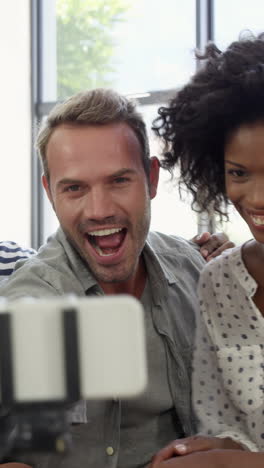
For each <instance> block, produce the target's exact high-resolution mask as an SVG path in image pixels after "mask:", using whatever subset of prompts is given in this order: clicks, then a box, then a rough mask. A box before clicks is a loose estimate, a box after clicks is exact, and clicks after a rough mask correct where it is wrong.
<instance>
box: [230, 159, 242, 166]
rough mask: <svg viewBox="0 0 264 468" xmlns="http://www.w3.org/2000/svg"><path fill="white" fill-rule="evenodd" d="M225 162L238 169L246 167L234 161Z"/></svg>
mask: <svg viewBox="0 0 264 468" xmlns="http://www.w3.org/2000/svg"><path fill="white" fill-rule="evenodd" d="M225 162H226V163H229V164H233V165H234V166H237V167H245V166H243V164H238V163H235V162H233V161H230V160H229V159H225Z"/></svg>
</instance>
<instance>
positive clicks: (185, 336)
mask: <svg viewBox="0 0 264 468" xmlns="http://www.w3.org/2000/svg"><path fill="white" fill-rule="evenodd" d="M143 256H144V261H145V264H146V268H147V272H148V280H149V281H150V284H151V290H152V320H153V326H154V328H155V330H156V332H157V334H158V335H159V336H160V337H161V338H162V340H163V343H164V348H165V355H166V360H167V373H168V384H169V389H170V392H171V396H172V401H173V404H174V407H175V410H176V414H177V416H178V418H179V422H180V425H181V428H182V432H183V434H184V435H190V434H192V433H194V432H195V419H194V415H193V413H192V408H191V379H190V377H191V375H190V374H191V357H192V347H193V339H194V329H195V314H196V311H197V309H198V303H197V296H196V286H197V281H198V277H199V272H200V270H201V268H202V267H203V265H204V260H203V258H202V257H201V255H200V253H199V252H198V251H197V250H196V249H195V246H194V245H192V243H190V242H188V241H185V240H184V239H182V238H179V237H176V236H168V235H165V234H161V233H156V232H151V233H150V234H149V236H148V239H147V242H146V245H145V247H144V250H143ZM63 294H75V295H77V296H84V295H86V296H89V295H100V294H103V291H102V290H101V288H100V287H99V285H98V284H97V282H96V280H95V278H94V277H93V275H92V274H91V272H90V270H89V268H88V266H87V264H86V263H85V261H84V260H82V259H81V257H80V256H79V254H78V253H77V252H76V250H75V249H74V248H73V247H72V246H71V244H70V243H69V242H68V240H67V239H66V237H65V235H64V233H63V231H62V230H61V229H59V230H58V231H57V233H56V234H55V235H54V236H52V237H51V238H50V239H49V241H48V242H47V244H45V245H44V246H43V247H42V248H41V249H40V250H39V252H38V254H37V255H35V256H34V257H32V258H31V259H29V260H27V261H26V262H24V261H19V262H18V264H17V265H16V270H15V272H14V273H13V274H12V275H11V277H10V279H8V281H6V282H5V283H4V284H3V285H0V296H5V297H7V298H9V299H12V300H13V299H18V298H20V297H24V296H33V297H50V296H58V295H63ZM36 313H37V312H36ZM159 391H162V384H161V387H160V389H159ZM95 416H96V427H95V426H94V425H93V422H94V421H95V419H94V418H95ZM70 419H71V421H72V422H73V423H74V425H73V426H72V435H73V442H74V452H73V454H72V455H71V456H70V457H69V458H67V459H63V458H62V459H58V460H56V462H55V460H54V461H53V462H52V459H54V456H53V455H50V456H49V455H48V456H47V457H45V461H44V459H43V463H40V464H38V465H37V466H41V467H42V466H43V467H48V468H50V467H52V468H53V466H54V468H55V466H56V467H60V466H63V467H65V468H66V467H67V468H68V467H70V466H74V468H83V467H84V466H87V467H94V468H101V467H102V468H103V467H109V468H116V467H119V465H118V454H119V451H120V438H121V435H120V422H121V403H120V402H119V401H116V402H113V401H111V400H109V401H92V402H90V401H88V402H80V403H78V404H77V405H76V406H75V408H74V409H73V410H72V412H71V413H70ZM83 423H86V424H85V425H84V424H83ZM161 431H162V428H161ZM177 436H178V434H175V438H176V437H177ZM170 439H171V437H170ZM170 439H169V440H168V442H169V441H170ZM132 444H133V440H131V445H132ZM109 448H110V449H112V448H114V450H113V451H112V450H110V451H109ZM159 448H160V447H156V450H159ZM110 452H111V454H110ZM112 452H113V453H112ZM49 461H50V462H49ZM149 461H150V460H146V459H145V456H144V454H143V453H142V464H140V465H139V464H136V465H135V468H139V467H144V466H146V464H147V463H148V462H149ZM129 466H133V464H132V463H131V460H130V461H129ZM121 468H125V466H124V467H121Z"/></svg>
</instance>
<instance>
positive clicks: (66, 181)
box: [57, 178, 82, 186]
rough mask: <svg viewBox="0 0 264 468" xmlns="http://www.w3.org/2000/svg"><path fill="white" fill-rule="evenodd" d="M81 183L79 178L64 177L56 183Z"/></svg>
mask: <svg viewBox="0 0 264 468" xmlns="http://www.w3.org/2000/svg"><path fill="white" fill-rule="evenodd" d="M81 183H82V181H81V180H79V179H67V178H65V179H61V180H59V181H58V183H57V185H58V186H60V185H71V184H73V185H78V184H81Z"/></svg>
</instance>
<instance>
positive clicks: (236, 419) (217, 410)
mask: <svg viewBox="0 0 264 468" xmlns="http://www.w3.org/2000/svg"><path fill="white" fill-rule="evenodd" d="M198 295H199V299H200V310H201V312H200V314H198V317H197V328H196V339H195V349H194V356H193V374H192V392H193V393H192V398H193V406H194V410H195V413H196V415H197V418H198V421H199V424H198V429H199V432H200V433H202V434H207V435H211V436H216V437H221V438H223V437H230V438H232V439H233V440H235V441H237V442H239V443H241V444H242V445H244V447H245V448H247V449H249V450H251V451H258V447H257V445H256V444H255V443H254V442H253V441H252V439H251V438H250V436H249V434H248V430H247V424H246V418H245V414H244V413H243V412H242V411H240V410H239V408H237V407H236V406H235V405H234V404H233V402H232V400H231V399H230V397H229V395H228V392H227V390H226V388H225V386H224V384H223V379H222V372H223V369H222V368H221V365H220V363H219V360H218V357H217V352H218V350H219V348H218V343H217V330H216V329H215V328H214V326H213V320H212V317H213V315H214V314H217V302H216V300H215V295H214V290H213V284H212V282H211V280H210V274H209V273H208V268H207V269H206V271H204V272H203V273H202V276H201V279H200V282H199V286H198Z"/></svg>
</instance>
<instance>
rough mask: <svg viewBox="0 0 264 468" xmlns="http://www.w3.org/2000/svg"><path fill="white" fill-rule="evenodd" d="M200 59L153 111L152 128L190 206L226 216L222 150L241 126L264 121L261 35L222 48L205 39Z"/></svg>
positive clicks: (166, 164)
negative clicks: (174, 91) (183, 82)
mask: <svg viewBox="0 0 264 468" xmlns="http://www.w3.org/2000/svg"><path fill="white" fill-rule="evenodd" d="M196 57H198V58H199V59H201V60H205V64H204V65H203V67H202V68H201V69H200V70H198V71H197V72H196V73H195V75H194V76H193V77H192V79H191V80H190V82H189V83H188V84H187V85H186V86H184V87H183V88H182V89H181V90H180V91H179V92H178V93H177V95H176V96H175V97H174V98H173V99H172V100H171V101H170V103H169V105H168V107H161V108H160V109H159V110H158V114H159V117H157V118H156V119H155V121H154V123H153V130H154V132H155V133H156V134H157V135H158V136H159V137H161V139H162V142H163V143H164V151H163V156H162V160H161V165H162V167H164V168H165V169H169V170H170V171H172V170H173V168H174V167H175V166H176V164H179V167H180V184H181V185H182V184H185V185H186V186H187V188H188V189H189V190H190V191H191V193H192V195H193V207H196V209H197V206H198V207H199V209H198V211H200V210H207V209H208V207H209V206H210V207H211V208H213V209H214V210H215V211H216V212H218V213H219V214H220V215H221V216H222V215H225V214H226V208H227V203H228V200H227V197H226V193H225V174H224V150H225V144H226V141H227V138H228V137H229V136H230V134H231V133H232V132H233V131H234V130H235V129H237V128H238V127H240V126H241V125H243V124H248V123H253V122H256V121H261V120H263V121H264V33H262V34H260V35H259V36H257V37H254V36H253V35H250V37H249V36H247V37H246V38H245V37H244V38H243V37H241V38H240V40H238V41H236V42H233V43H232V44H231V45H230V46H229V47H228V48H227V49H226V51H225V52H221V51H220V50H219V49H218V48H217V47H216V45H215V44H214V43H208V45H207V47H206V50H205V53H204V54H203V55H201V54H199V53H198V52H196Z"/></svg>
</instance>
